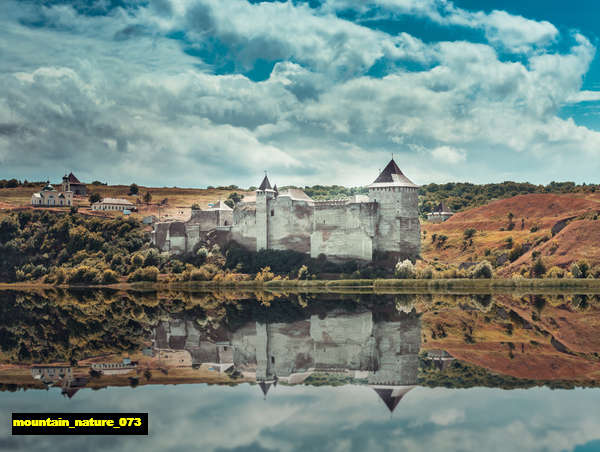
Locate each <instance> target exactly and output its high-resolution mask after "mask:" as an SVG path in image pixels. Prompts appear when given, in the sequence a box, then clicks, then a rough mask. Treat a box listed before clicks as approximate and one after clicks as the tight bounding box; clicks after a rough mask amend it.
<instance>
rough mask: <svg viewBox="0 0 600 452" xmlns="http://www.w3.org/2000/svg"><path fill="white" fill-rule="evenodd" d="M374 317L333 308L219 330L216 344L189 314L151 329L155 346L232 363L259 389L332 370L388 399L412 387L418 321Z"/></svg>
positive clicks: (412, 315)
mask: <svg viewBox="0 0 600 452" xmlns="http://www.w3.org/2000/svg"><path fill="white" fill-rule="evenodd" d="M381 314H382V313H376V312H372V311H367V310H365V311H358V312H345V311H337V310H334V311H332V312H330V313H328V314H327V315H325V316H323V315H317V314H313V315H310V317H308V318H305V319H302V320H297V321H293V322H288V323H284V322H274V323H269V322H259V321H256V322H254V321H252V322H248V323H247V324H245V325H244V326H242V327H241V328H239V329H237V330H236V331H233V332H230V331H227V332H225V333H223V332H221V333H220V334H219V335H220V336H223V337H220V338H219V340H218V341H215V340H214V339H213V340H211V339H209V338H208V337H207V336H206V334H205V333H204V332H203V331H202V330H201V329H200V327H199V326H198V324H197V323H196V322H194V321H193V320H191V319H189V320H184V319H169V320H164V321H162V322H161V323H160V324H159V325H158V327H157V328H156V330H155V336H154V344H155V348H157V349H159V350H165V349H168V350H186V351H188V352H189V353H190V356H191V360H192V362H193V364H196V365H201V364H209V365H211V366H213V367H215V366H220V367H222V368H224V369H225V368H227V367H228V366H235V368H236V369H238V370H240V371H242V372H243V373H244V374H245V375H247V376H250V377H255V378H256V381H257V382H258V383H259V384H262V385H263V386H261V387H262V389H263V391H264V392H265V393H266V390H268V386H265V384H266V385H271V384H274V383H275V384H276V382H277V381H284V382H287V383H288V384H299V383H302V382H303V381H304V380H306V378H307V377H309V376H310V375H312V374H314V373H332V372H334V373H344V374H346V375H354V377H355V378H358V379H362V380H366V382H367V383H368V384H369V385H371V387H373V389H375V390H376V391H377V392H378V394H379V395H380V397H382V398H383V399H384V401H385V402H386V404H388V402H394V400H393V397H400V398H401V397H402V395H403V394H404V393H405V390H407V389H409V387H411V386H413V385H416V384H417V374H418V368H419V351H420V347H421V319H420V316H419V315H418V314H417V313H416V312H415V311H409V312H408V313H406V312H401V311H400V312H394V313H384V314H383V315H381ZM224 349H225V350H224ZM403 389H404V392H403ZM393 394H397V396H394V395H393ZM390 397H391V398H392V399H390ZM398 401H399V400H396V401H395V403H396V404H397V402H398ZM394 406H395V405H394ZM388 407H389V404H388ZM390 409H393V408H390Z"/></svg>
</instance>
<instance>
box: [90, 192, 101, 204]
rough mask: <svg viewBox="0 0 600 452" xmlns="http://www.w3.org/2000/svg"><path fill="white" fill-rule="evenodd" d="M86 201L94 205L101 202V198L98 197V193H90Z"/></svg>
mask: <svg viewBox="0 0 600 452" xmlns="http://www.w3.org/2000/svg"><path fill="white" fill-rule="evenodd" d="M88 200H89V201H90V204H94V203H96V202H100V201H102V196H100V193H98V192H94V193H90V196H89V198H88Z"/></svg>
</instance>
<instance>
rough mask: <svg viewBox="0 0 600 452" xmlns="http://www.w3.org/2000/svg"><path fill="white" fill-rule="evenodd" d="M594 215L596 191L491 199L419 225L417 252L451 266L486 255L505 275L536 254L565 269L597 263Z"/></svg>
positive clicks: (599, 247) (599, 200) (599, 226)
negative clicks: (581, 262) (419, 249)
mask: <svg viewBox="0 0 600 452" xmlns="http://www.w3.org/2000/svg"><path fill="white" fill-rule="evenodd" d="M599 213H600V194H595V193H594V194H589V193H588V194H583V193H582V194H529V195H519V196H515V197H513V198H508V199H502V200H498V201H493V202H491V203H489V204H487V205H485V206H481V207H477V208H474V209H470V210H467V211H464V212H459V213H457V214H455V215H454V216H453V217H452V218H450V219H449V220H448V221H446V222H444V223H441V224H431V223H426V222H425V223H423V227H422V229H423V250H422V256H423V258H424V260H425V261H427V262H433V261H436V260H437V261H440V262H443V263H455V264H456V263H464V262H477V261H481V260H483V259H487V260H489V261H490V262H492V263H495V264H496V265H498V264H499V273H500V274H504V275H508V274H510V273H513V272H516V271H518V269H519V268H521V267H524V266H530V265H531V262H532V261H533V260H534V259H535V258H536V257H538V256H540V257H542V260H543V261H544V263H545V264H546V266H547V267H548V268H550V267H551V266H554V265H558V266H560V267H563V268H566V267H568V266H569V265H570V264H571V263H572V262H574V261H578V260H580V259H586V260H588V262H589V263H590V264H591V265H597V264H600V221H598V214H599ZM510 214H512V216H510V217H509V215H510ZM510 218H512V220H511V219H510ZM511 222H512V226H511ZM469 229H474V230H475V232H473V231H471V234H472V236H471V237H469V233H465V231H467V230H469ZM519 249H520V250H521V253H523V254H522V255H520V254H521V253H520V252H519V251H518V250H519ZM519 255H520V256H519Z"/></svg>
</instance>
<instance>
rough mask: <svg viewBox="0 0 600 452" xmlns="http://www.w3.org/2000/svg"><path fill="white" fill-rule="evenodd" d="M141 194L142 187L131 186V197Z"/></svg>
mask: <svg viewBox="0 0 600 452" xmlns="http://www.w3.org/2000/svg"><path fill="white" fill-rule="evenodd" d="M139 192H140V187H138V186H137V184H131V185H130V186H129V194H130V195H137V194H138V193H139Z"/></svg>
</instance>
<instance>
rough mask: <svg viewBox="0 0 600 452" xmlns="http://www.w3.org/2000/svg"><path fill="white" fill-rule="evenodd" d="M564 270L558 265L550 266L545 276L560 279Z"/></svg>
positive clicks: (563, 275)
mask: <svg viewBox="0 0 600 452" xmlns="http://www.w3.org/2000/svg"><path fill="white" fill-rule="evenodd" d="M565 273H566V272H565V271H564V270H563V269H562V268H560V267H556V266H554V267H552V268H550V270H548V271H547V272H546V278H553V279H557V278H558V279H561V278H564V277H565Z"/></svg>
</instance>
